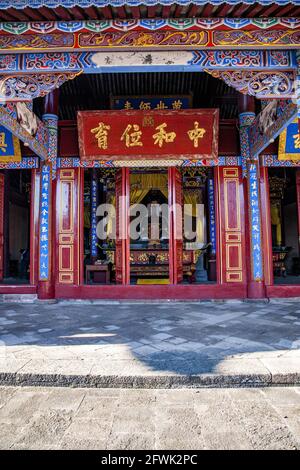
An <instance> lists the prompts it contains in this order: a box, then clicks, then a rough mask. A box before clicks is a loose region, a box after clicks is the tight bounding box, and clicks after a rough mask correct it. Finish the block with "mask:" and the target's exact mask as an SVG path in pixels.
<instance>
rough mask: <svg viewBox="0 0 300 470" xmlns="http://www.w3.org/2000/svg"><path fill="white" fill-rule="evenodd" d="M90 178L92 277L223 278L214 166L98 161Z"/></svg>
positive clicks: (104, 280)
mask: <svg viewBox="0 0 300 470" xmlns="http://www.w3.org/2000/svg"><path fill="white" fill-rule="evenodd" d="M83 182H84V183H83V184H84V187H83V208H84V210H83V220H82V230H83V232H82V234H83V239H82V244H83V265H82V266H83V279H84V282H85V284H87V285H99V284H110V285H114V284H115V285H116V284H123V285H124V284H127V285H129V284H130V285H136V286H144V285H164V284H206V283H211V282H212V283H214V282H215V281H216V269H215V259H216V226H215V200H214V191H213V188H214V178H213V170H212V169H211V168H204V167H202V168H194V167H189V168H177V167H174V166H171V167H150V168H147V167H146V168H145V167H136V168H130V169H129V168H120V169H113V168H107V169H105V168H93V169H85V170H84V178H83Z"/></svg>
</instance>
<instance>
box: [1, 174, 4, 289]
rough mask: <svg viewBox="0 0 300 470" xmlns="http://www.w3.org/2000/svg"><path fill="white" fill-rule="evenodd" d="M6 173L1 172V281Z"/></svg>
mask: <svg viewBox="0 0 300 470" xmlns="http://www.w3.org/2000/svg"><path fill="white" fill-rule="evenodd" d="M3 219H4V174H3V173H1V174H0V281H3V267H4V266H3V251H4V250H3V245H4V233H3V230H4V220H3Z"/></svg>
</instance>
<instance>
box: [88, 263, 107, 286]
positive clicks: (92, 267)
mask: <svg viewBox="0 0 300 470" xmlns="http://www.w3.org/2000/svg"><path fill="white" fill-rule="evenodd" d="M91 272H104V273H105V284H109V281H110V279H109V269H108V264H87V265H86V267H85V275H86V282H87V284H91Z"/></svg>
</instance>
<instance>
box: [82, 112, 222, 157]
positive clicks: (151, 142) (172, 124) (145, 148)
mask: <svg viewBox="0 0 300 470" xmlns="http://www.w3.org/2000/svg"><path fill="white" fill-rule="evenodd" d="M218 130H219V110H218V109H189V110H178V111H177V110H176V111H173V110H172V111H170V110H168V111H166V110H164V111H157V110H155V111H79V112H78V135H79V149H80V156H81V159H82V160H98V159H109V160H124V159H125V160H126V159H130V158H133V159H145V158H153V157H157V158H159V157H163V158H164V159H179V158H184V159H187V158H193V159H195V158H217V156H218Z"/></svg>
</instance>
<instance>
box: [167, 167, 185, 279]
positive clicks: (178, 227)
mask: <svg viewBox="0 0 300 470" xmlns="http://www.w3.org/2000/svg"><path fill="white" fill-rule="evenodd" d="M168 203H169V279H170V284H175V285H176V284H179V283H180V282H181V281H182V280H183V267H182V251H183V239H182V223H183V222H182V209H181V211H179V212H178V210H177V209H178V206H177V204H180V205H181V208H182V203H183V197H182V175H181V173H180V170H179V169H178V168H176V167H170V168H168ZM180 236H181V237H180Z"/></svg>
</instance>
